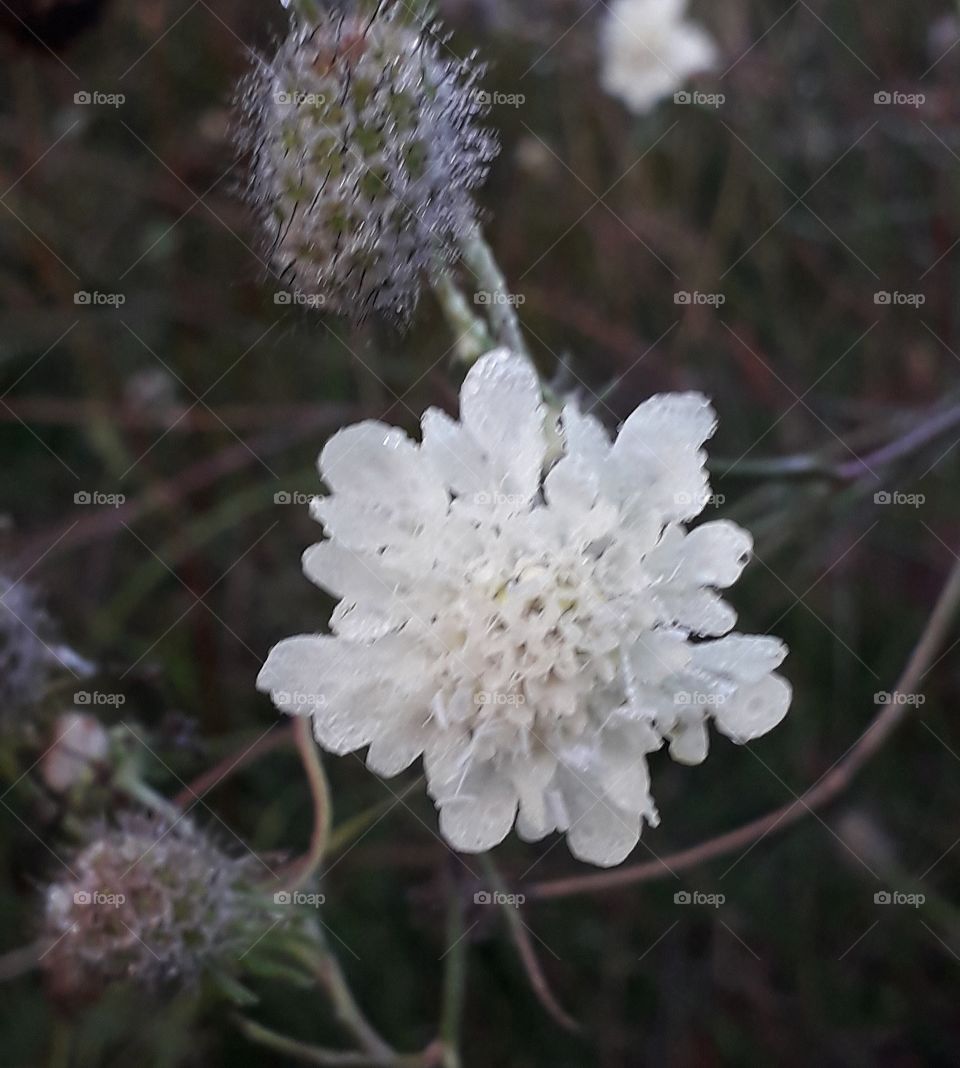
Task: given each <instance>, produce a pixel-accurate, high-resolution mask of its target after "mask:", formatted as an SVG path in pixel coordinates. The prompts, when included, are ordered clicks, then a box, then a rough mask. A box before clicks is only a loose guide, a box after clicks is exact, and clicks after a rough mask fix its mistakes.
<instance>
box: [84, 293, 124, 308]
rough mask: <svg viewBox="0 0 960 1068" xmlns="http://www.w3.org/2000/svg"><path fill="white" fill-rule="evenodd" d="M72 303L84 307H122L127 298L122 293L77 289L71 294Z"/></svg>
mask: <svg viewBox="0 0 960 1068" xmlns="http://www.w3.org/2000/svg"><path fill="white" fill-rule="evenodd" d="M73 303H74V304H76V305H78V306H79V307H84V308H122V307H123V306H124V304H126V303H127V298H126V296H125V295H124V294H123V293H101V292H100V291H99V290H98V289H94V290H87V289H79V290H77V292H76V293H74V294H73Z"/></svg>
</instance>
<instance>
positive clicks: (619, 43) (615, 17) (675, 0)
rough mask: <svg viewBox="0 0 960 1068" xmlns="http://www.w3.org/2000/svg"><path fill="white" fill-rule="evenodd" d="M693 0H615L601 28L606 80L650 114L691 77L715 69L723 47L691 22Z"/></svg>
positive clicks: (612, 90) (626, 99)
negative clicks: (688, 10)
mask: <svg viewBox="0 0 960 1068" xmlns="http://www.w3.org/2000/svg"><path fill="white" fill-rule="evenodd" d="M686 8H687V0H614V2H613V3H612V4H610V6H609V7H608V8H607V13H606V15H605V17H604V20H603V24H602V28H601V30H600V51H601V63H602V72H601V82H602V84H603V88H604V89H605V90H606V91H607V92H608V93H610V94H611V95H612V96H616V97H619V98H620V99H621V100H622V101H623V102H624V103H625V104H626V105H627V107H628V108H630V110H631V111H635V112H637V113H638V114H644V113H645V112H647V111H650V110H651V109H652V108H653V107H654V106H655V105H656V104H657V103H658V102H659V101H660V100H662V99H663V98H664V97H666V96H670V94H671V93H672V92H673V91H674V90H675V89H677V88H679V87H680V86H681V85H682V84H683V83H684V81H686V79H687V78H689V77H690V75H691V74H697V73H699V72H700V71H705V70H710V69H711V68H712V67H713V66H714V64H715V63H716V62H717V55H718V51H717V46H716V44H715V43H714V41H713V39H712V38H711V37H710V35H709V34H708V33H707V32H706V30H704V29H702V28H701V27H700V26H698V25H696V23H693V22H690V21H688V20H687V19H686V17H685V16H686Z"/></svg>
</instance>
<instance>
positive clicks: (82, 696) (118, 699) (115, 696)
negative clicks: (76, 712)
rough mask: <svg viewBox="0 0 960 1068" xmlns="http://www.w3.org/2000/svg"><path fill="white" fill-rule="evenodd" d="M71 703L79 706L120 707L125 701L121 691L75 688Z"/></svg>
mask: <svg viewBox="0 0 960 1068" xmlns="http://www.w3.org/2000/svg"><path fill="white" fill-rule="evenodd" d="M73 703H74V704H75V705H79V706H80V707H81V708H122V707H123V706H124V705H125V704H126V703H127V695H126V694H123V693H104V692H103V691H101V690H77V692H76V693H75V694H74V695H73Z"/></svg>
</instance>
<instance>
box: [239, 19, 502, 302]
mask: <svg viewBox="0 0 960 1068" xmlns="http://www.w3.org/2000/svg"><path fill="white" fill-rule="evenodd" d="M478 75H479V70H478V69H477V67H476V66H475V65H474V64H473V63H472V61H470V60H468V61H460V60H458V59H456V58H455V57H453V55H452V53H450V51H449V49H448V48H447V47H446V43H445V41H444V39H443V38H441V37H439V36H438V31H437V28H436V27H434V26H428V25H427V24H426V23H423V22H421V21H420V20H419V19H418V18H417V17H415V16H413V15H411V10H410V8H409V7H408V5H406V4H404V3H400V2H394V0H384V2H381V3H380V4H378V5H377V6H376V8H375V10H373V11H372V12H370V11H369V10H368V9H367V8H366V7H365V6H364V5H359V6H357V5H350V6H349V8H347V7H344V9H342V10H336V11H332V10H331V11H327V12H326V13H323V14H320V15H318V16H317V17H316V18H310V17H308V16H306V15H303V14H301V15H298V16H297V17H295V18H294V19H293V21H292V23H291V28H290V32H289V34H288V36H287V38H286V40H285V41H284V42H283V43H282V45H281V46H280V48H279V50H278V51H277V53H276V55H275V56H274V58H273V59H272V60H269V61H268V60H262V61H261V62H260V63H259V66H258V68H257V69H256V70H255V71H254V72H253V73H252V74H251V75H250V76H249V77H248V78H247V80H246V82H245V83H244V85H243V86H242V89H241V95H240V105H241V114H242V127H241V134H240V143H241V147H242V148H243V149H245V150H246V151H247V152H249V154H250V156H251V158H252V167H251V170H252V174H251V182H250V189H249V199H250V201H251V203H252V205H253V208H254V210H255V212H256V214H257V216H258V217H259V221H260V223H261V226H262V228H263V229H264V232H265V235H266V240H267V248H268V256H269V259H270V261H271V267H272V269H273V270H274V271H275V272H276V274H277V275H278V276H279V278H280V280H281V284H282V285H285V286H289V287H290V288H291V289H293V290H294V291H295V292H296V293H297V295H298V298H299V299H300V300H301V301H302V302H304V303H309V304H313V305H317V306H320V307H323V308H328V309H330V310H332V311H337V312H340V313H343V314H346V315H349V316H351V317H352V318H354V319H362V318H363V317H364V316H365V315H366V314H367V313H368V312H370V311H371V310H375V311H379V312H383V313H386V314H387V315H389V316H391V317H393V318H395V319H397V320H400V321H404V320H406V319H408V318H409V316H410V315H411V313H412V311H413V309H414V308H415V307H416V303H417V298H418V294H419V288H420V280H421V276H422V275H423V273H424V272H425V271H429V270H432V269H435V268H436V267H437V265H438V264H441V265H442V264H444V263H448V262H450V261H451V260H452V259H453V258H454V257H455V254H456V251H455V250H456V243H457V239H458V237H460V236H462V234H463V233H464V232H465V231H466V230H467V229H468V228H469V227H471V226H472V225H473V224H474V221H475V215H476V210H475V206H474V203H473V198H472V195H471V194H472V191H473V190H474V189H475V188H476V187H477V186H478V185H479V184H480V183H481V182H482V181H483V180H484V178H485V177H486V174H487V170H488V165H489V162H490V160H491V159H492V158H493V156H494V155H495V152H496V146H495V141H494V139H493V138H492V137H491V136H490V135H489V134H488V133H487V132H486V131H485V130H484V129H483V128H482V127H481V126H480V125H479V120H480V119H481V118H482V116H483V114H484V113H485V111H486V105H485V103H484V97H483V94H481V93H480V92H478V90H477V89H476V81H477V78H478Z"/></svg>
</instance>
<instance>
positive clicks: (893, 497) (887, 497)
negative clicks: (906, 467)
mask: <svg viewBox="0 0 960 1068" xmlns="http://www.w3.org/2000/svg"><path fill="white" fill-rule="evenodd" d="M873 503H874V504H884V505H886V504H899V505H906V506H907V507H909V508H922V507H923V506H924V505H925V504H926V503H927V498H926V496H925V495H924V494H922V493H901V492H900V491H899V490H893V491H890V490H880V491H879V493H875V494H874V495H873Z"/></svg>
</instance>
